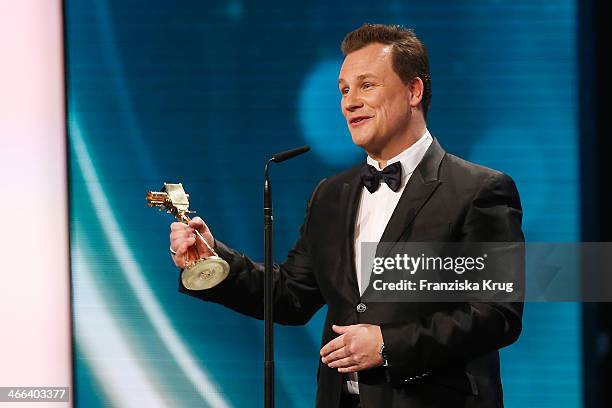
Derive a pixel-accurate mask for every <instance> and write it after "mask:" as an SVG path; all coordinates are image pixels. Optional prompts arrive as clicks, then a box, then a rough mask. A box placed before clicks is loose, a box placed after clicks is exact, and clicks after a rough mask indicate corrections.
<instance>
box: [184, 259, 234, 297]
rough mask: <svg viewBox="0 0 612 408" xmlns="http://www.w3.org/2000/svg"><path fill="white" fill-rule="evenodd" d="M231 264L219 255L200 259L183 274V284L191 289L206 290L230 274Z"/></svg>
mask: <svg viewBox="0 0 612 408" xmlns="http://www.w3.org/2000/svg"><path fill="white" fill-rule="evenodd" d="M229 269H230V267H229V264H228V263H227V262H225V261H224V260H223V259H221V258H219V257H218V256H211V257H208V258H206V259H200V260H198V261H196V262H194V263H193V264H191V265H189V266H188V267H186V268H185V269H184V270H183V273H182V274H181V281H182V282H183V286H185V287H186V288H187V289H189V290H204V289H210V288H212V287H214V286H217V285H218V284H219V283H221V282H223V280H224V279H225V278H226V277H227V275H228V274H229Z"/></svg>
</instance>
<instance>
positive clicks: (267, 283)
mask: <svg viewBox="0 0 612 408" xmlns="http://www.w3.org/2000/svg"><path fill="white" fill-rule="evenodd" d="M273 161H274V158H272V159H270V160H268V162H267V163H266V168H265V172H264V173H265V180H264V327H265V328H264V338H265V341H264V343H265V345H264V347H265V350H264V407H265V408H274V304H273V301H272V290H273V279H272V262H273V261H272V221H273V220H272V187H271V185H270V178H269V177H268V169H269V166H270V163H272V162H273Z"/></svg>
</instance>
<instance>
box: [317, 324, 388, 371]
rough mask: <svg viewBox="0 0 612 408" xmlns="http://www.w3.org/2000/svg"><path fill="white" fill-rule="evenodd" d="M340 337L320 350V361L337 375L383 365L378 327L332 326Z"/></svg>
mask: <svg viewBox="0 0 612 408" xmlns="http://www.w3.org/2000/svg"><path fill="white" fill-rule="evenodd" d="M332 330H333V331H334V332H336V333H338V334H339V335H340V336H338V337H336V338H335V339H333V340H332V341H330V342H329V343H327V344H326V345H325V346H323V348H322V349H321V361H322V362H323V363H325V364H327V365H328V366H329V367H330V368H337V369H338V372H339V373H352V372H356V371H362V370H367V369H369V368H372V367H377V366H380V365H383V363H384V360H383V358H382V356H381V355H380V353H379V352H380V348H381V346H382V344H383V337H382V332H381V331H380V327H379V326H376V325H373V324H354V325H352V326H336V325H333V326H332Z"/></svg>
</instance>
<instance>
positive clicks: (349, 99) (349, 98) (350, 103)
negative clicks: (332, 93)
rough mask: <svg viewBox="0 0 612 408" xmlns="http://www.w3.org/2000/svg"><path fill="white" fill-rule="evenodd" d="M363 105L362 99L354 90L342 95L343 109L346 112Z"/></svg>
mask: <svg viewBox="0 0 612 408" xmlns="http://www.w3.org/2000/svg"><path fill="white" fill-rule="evenodd" d="M362 106H363V101H362V100H361V98H359V96H358V95H356V94H355V93H354V92H349V93H348V94H346V96H345V97H344V109H346V110H347V111H348V112H353V111H355V110H356V109H359V108H361V107H362Z"/></svg>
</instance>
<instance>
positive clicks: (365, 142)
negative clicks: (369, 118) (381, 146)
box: [351, 135, 376, 152]
mask: <svg viewBox="0 0 612 408" xmlns="http://www.w3.org/2000/svg"><path fill="white" fill-rule="evenodd" d="M351 136H352V138H353V144H354V145H355V146H358V147H361V148H362V149H363V150H365V151H366V152H370V151H374V150H376V149H375V148H376V144H375V142H374V140H373V138H372V137H371V136H363V135H351Z"/></svg>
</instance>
